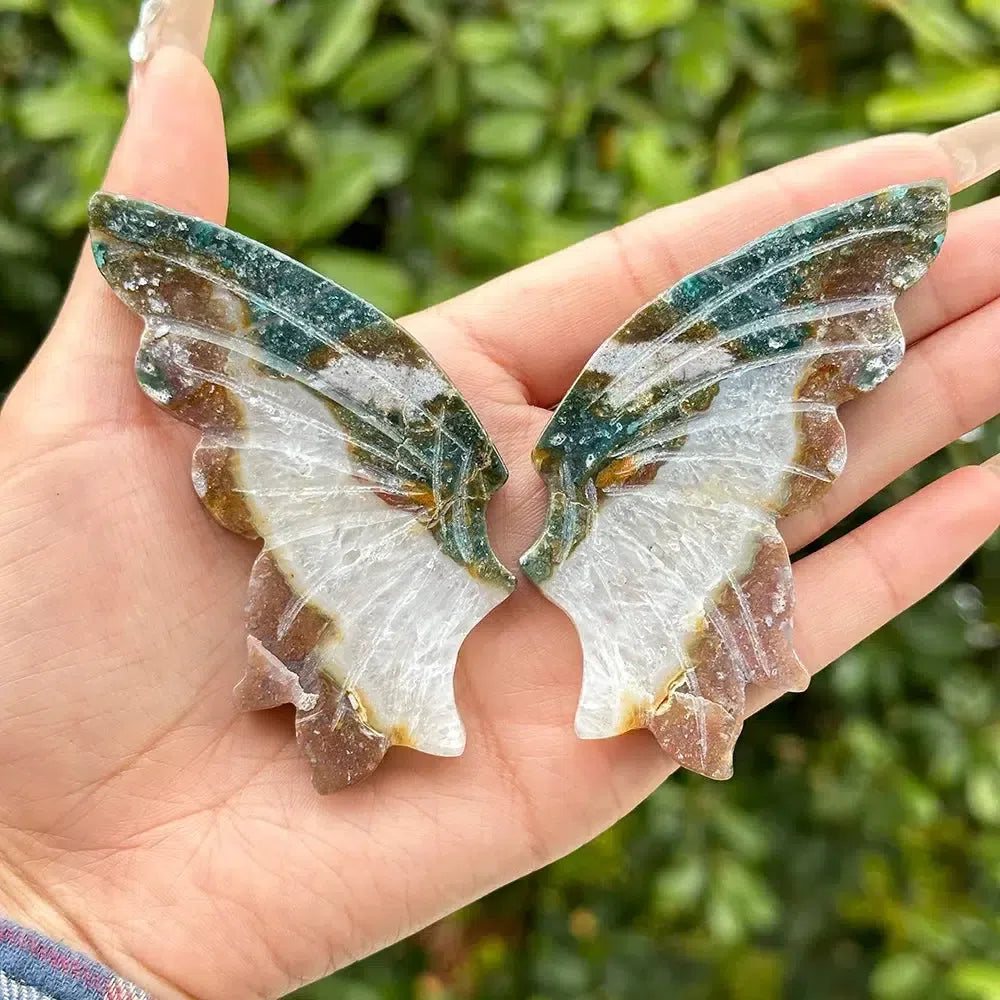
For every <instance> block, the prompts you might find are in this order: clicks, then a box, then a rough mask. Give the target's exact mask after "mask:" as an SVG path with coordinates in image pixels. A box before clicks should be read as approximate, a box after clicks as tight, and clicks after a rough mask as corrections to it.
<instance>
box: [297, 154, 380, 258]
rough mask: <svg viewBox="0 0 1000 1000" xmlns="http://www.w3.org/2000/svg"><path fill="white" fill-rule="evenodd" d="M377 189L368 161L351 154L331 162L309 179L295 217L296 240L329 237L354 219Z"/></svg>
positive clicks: (372, 169)
mask: <svg viewBox="0 0 1000 1000" xmlns="http://www.w3.org/2000/svg"><path fill="white" fill-rule="evenodd" d="M377 189H378V180H377V177H376V173H375V170H374V168H373V167H372V164H371V161H370V160H369V159H368V157H366V156H359V155H357V154H354V155H348V156H341V157H338V158H337V159H335V160H333V161H332V162H331V163H330V164H329V165H328V166H327V167H326V168H325V169H322V170H319V171H317V172H316V173H315V174H313V176H312V177H310V179H309V189H308V191H307V193H306V196H305V199H304V200H303V202H302V207H301V209H300V211H299V213H298V225H297V227H296V232H297V234H298V236H299V239H301V240H302V241H303V242H308V241H311V240H316V239H323V238H326V237H329V236H333V235H334V234H336V233H337V232H339V231H340V230H341V229H343V227H344V226H346V225H347V223H349V222H351V221H352V220H353V219H354V218H356V217H357V215H358V214H359V213H360V212H361V210H362V209H363V208H364V207H365V206H366V205H367V204H368V202H369V201H371V199H372V196H373V195H374V194H375V191H376V190H377Z"/></svg>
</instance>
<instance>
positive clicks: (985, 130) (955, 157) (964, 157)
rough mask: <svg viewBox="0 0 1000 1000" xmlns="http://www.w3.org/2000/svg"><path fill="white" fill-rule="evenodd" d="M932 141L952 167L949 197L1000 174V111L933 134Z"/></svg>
mask: <svg viewBox="0 0 1000 1000" xmlns="http://www.w3.org/2000/svg"><path fill="white" fill-rule="evenodd" d="M931 138H932V139H933V140H934V141H935V142H936V143H937V144H938V145H939V146H940V147H941V148H942V149H943V150H944V151H945V152H946V153H947V154H948V156H949V157H950V158H951V162H952V164H953V165H954V176H953V178H952V184H951V192H952V194H956V193H957V192H959V191H964V190H965V188H967V187H971V186H972V185H973V184H975V183H976V182H977V181H981V180H983V178H985V177H989V175H990V174H992V173H995V172H996V171H998V170H1000V111H994V112H992V113H991V114H988V115H982V116H981V117H979V118H973V119H972V121H968V122H963V123H962V124H961V125H955V126H954V127H953V128H946V129H944V130H943V131H941V132H935V133H934V135H932V136H931Z"/></svg>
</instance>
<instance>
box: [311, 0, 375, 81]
mask: <svg viewBox="0 0 1000 1000" xmlns="http://www.w3.org/2000/svg"><path fill="white" fill-rule="evenodd" d="M380 3H381V0H334V2H333V3H327V4H324V5H323V6H324V8H325V11H324V17H325V20H324V24H323V28H322V30H321V31H320V32H318V34H317V35H316V39H315V41H314V43H313V45H312V46H311V47H310V50H309V54H308V55H307V56H306V60H305V62H304V63H303V65H302V69H301V71H300V72H299V74H298V77H297V81H298V84H299V86H300V87H302V88H304V89H306V90H317V89H319V88H320V87H325V86H327V85H328V84H329V83H330V82H331V81H333V80H334V79H335V78H336V77H337V76H339V75H340V73H341V71H342V70H343V69H344V68H345V67H346V66H347V64H348V63H349V62H350V61H351V60H352V59H353V58H354V57H355V56H356V55H357V54H358V53H359V52H360V51H361V50H362V49H363V48H364V47H365V45H366V44H367V43H368V40H369V39H370V38H371V35H372V31H373V30H374V28H375V15H376V14H377V13H378V9H379V5H380Z"/></svg>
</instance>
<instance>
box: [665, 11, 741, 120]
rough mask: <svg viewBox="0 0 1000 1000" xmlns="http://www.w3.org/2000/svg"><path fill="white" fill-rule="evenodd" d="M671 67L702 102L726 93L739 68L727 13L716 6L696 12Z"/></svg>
mask: <svg viewBox="0 0 1000 1000" xmlns="http://www.w3.org/2000/svg"><path fill="white" fill-rule="evenodd" d="M670 66H671V70H672V72H673V76H674V79H675V80H676V81H677V83H678V84H679V85H680V86H681V87H682V88H684V89H685V90H687V91H688V92H690V93H692V94H694V95H696V96H697V97H699V98H701V99H702V100H705V101H714V100H715V99H716V98H718V97H719V96H721V95H722V94H724V93H725V92H726V90H728V89H729V87H730V85H731V84H732V81H733V76H734V74H735V72H736V68H737V67H736V61H735V60H734V59H733V55H732V52H731V47H730V36H729V19H728V17H727V16H726V13H725V12H724V11H722V10H718V9H717V8H714V7H702V8H700V9H699V10H698V11H696V13H695V14H694V16H693V17H692V18H691V19H690V21H688V23H687V24H685V25H684V26H683V28H682V29H681V30H680V31H679V33H678V39H677V48H676V49H675V50H674V58H673V60H672V61H671V63H670Z"/></svg>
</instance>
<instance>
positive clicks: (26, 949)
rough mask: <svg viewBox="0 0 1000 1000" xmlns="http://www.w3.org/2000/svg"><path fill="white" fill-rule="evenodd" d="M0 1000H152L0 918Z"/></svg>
mask: <svg viewBox="0 0 1000 1000" xmlns="http://www.w3.org/2000/svg"><path fill="white" fill-rule="evenodd" d="M0 1000H151V998H150V996H149V994H148V993H146V992H145V991H144V990H141V989H139V987H138V986H133V985H132V984H131V983H128V982H126V981H125V980H124V979H121V978H120V977H118V976H116V975H115V974H114V973H113V972H112V971H111V970H110V969H106V968H105V967H104V966H103V965H100V964H99V963H97V962H95V961H93V959H90V958H86V957H85V956H83V955H80V954H77V952H75V951H71V950H70V949H69V948H66V947H64V946H63V945H61V944H57V943H56V942H55V941H50V940H49V939H48V938H47V937H43V936H42V935H41V934H37V933H35V932H34V931H30V930H28V929H27V928H24V927H20V926H18V925H17V924H15V923H11V922H10V921H8V920H3V919H0Z"/></svg>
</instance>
